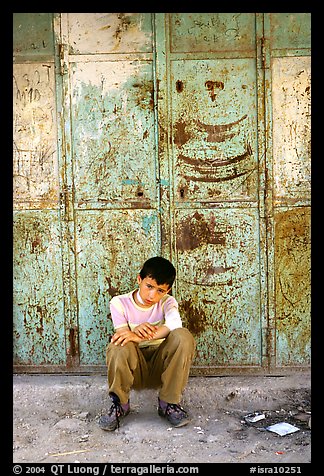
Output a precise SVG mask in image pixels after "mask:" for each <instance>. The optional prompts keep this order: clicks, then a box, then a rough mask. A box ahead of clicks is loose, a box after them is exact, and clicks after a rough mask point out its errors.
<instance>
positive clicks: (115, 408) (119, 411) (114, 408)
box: [108, 398, 124, 428]
mask: <svg viewBox="0 0 324 476" xmlns="http://www.w3.org/2000/svg"><path fill="white" fill-rule="evenodd" d="M112 401H113V403H112V405H111V407H110V409H109V413H108V415H109V416H111V415H112V414H113V413H114V412H115V418H116V421H117V428H119V418H120V417H121V416H122V415H123V414H124V410H123V407H122V406H121V403H120V401H119V399H118V400H117V399H116V398H112Z"/></svg>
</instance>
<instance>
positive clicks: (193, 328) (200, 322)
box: [179, 299, 208, 336]
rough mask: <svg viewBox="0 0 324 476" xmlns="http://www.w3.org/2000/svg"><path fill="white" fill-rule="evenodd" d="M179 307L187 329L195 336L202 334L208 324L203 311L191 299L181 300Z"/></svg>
mask: <svg viewBox="0 0 324 476" xmlns="http://www.w3.org/2000/svg"><path fill="white" fill-rule="evenodd" d="M179 308H180V313H181V314H182V315H183V318H184V320H185V322H186V327H187V328H188V329H189V331H190V332H191V333H192V334H193V335H195V336H198V335H199V334H202V333H203V332H204V331H205V328H206V326H207V324H208V321H207V317H206V314H205V312H204V311H203V310H202V309H199V308H198V307H196V306H195V304H194V303H193V302H192V300H191V299H188V300H186V301H185V300H184V301H181V302H180V303H179Z"/></svg>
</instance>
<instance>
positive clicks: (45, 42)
mask: <svg viewBox="0 0 324 476" xmlns="http://www.w3.org/2000/svg"><path fill="white" fill-rule="evenodd" d="M52 16H53V13H14V14H13V53H14V55H17V56H20V55H21V56H26V55H28V56H31V57H35V59H37V57H39V56H40V55H50V56H52V55H53V54H54V41H53V27H52Z"/></svg>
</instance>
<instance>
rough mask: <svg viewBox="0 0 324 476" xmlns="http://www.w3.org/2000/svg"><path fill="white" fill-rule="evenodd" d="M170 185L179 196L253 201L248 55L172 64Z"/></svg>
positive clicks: (253, 112)
mask: <svg viewBox="0 0 324 476" xmlns="http://www.w3.org/2000/svg"><path fill="white" fill-rule="evenodd" d="M171 75H172V106H173V107H172V127H173V153H174V160H175V188H176V196H177V197H178V199H184V200H206V201H210V202H212V201H220V200H231V201H233V200H242V199H244V200H257V196H258V195H257V192H258V188H257V187H258V155H257V102H256V99H257V95H256V66H255V60H253V59H222V60H187V61H184V60H181V61H180V60H179V61H173V62H172V72H171Z"/></svg>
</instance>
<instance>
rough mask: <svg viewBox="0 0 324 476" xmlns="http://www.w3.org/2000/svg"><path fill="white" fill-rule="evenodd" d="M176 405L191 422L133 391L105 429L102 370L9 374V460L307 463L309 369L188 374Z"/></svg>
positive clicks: (152, 395) (153, 396) (151, 395)
mask: <svg viewBox="0 0 324 476" xmlns="http://www.w3.org/2000/svg"><path fill="white" fill-rule="evenodd" d="M182 405H183V406H184V407H185V408H186V409H187V410H189V412H190V414H191V417H192V420H191V423H190V424H189V425H188V426H185V427H181V428H174V427H172V426H171V425H170V424H169V423H168V422H167V421H166V420H164V419H163V418H161V417H159V416H158V414H157V391H156V390H144V391H142V392H135V391H134V392H132V394H131V413H130V414H129V415H128V416H127V418H125V420H123V421H122V423H121V426H120V428H119V429H118V430H116V431H115V432H105V431H103V430H101V429H100V428H99V426H98V418H99V417H100V415H102V414H104V413H107V410H108V409H109V406H110V399H109V398H108V394H107V383H106V378H105V376H102V375H90V376H89V375H88V376H72V375H15V376H14V387H13V418H14V421H13V435H14V441H13V462H14V463H42V462H43V463H75V462H77V463H112V462H114V463H224V462H226V463H268V462H271V463H278V464H280V463H310V462H311V385H310V375H309V374H305V373H297V374H295V375H291V376H285V377H263V376H253V377H251V376H247V377H244V376H239V377H190V379H189V382H188V386H187V388H186V390H185V393H184V396H183V401H182ZM251 414H252V419H253V417H255V416H259V418H260V419H259V420H258V418H256V420H258V421H255V422H253V421H248V418H247V416H248V415H251ZM275 423H289V424H290V425H292V426H293V427H295V428H297V430H296V431H295V432H294V433H290V434H287V435H285V436H280V435H278V434H277V433H274V432H271V431H269V429H268V427H269V426H271V425H273V424H275Z"/></svg>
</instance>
